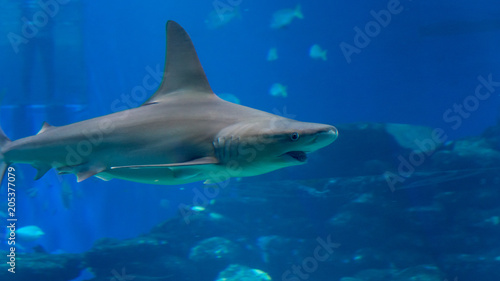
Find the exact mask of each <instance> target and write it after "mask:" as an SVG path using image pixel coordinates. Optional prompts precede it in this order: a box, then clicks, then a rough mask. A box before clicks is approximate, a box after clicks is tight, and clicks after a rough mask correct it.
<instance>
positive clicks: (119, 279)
mask: <svg viewBox="0 0 500 281" xmlns="http://www.w3.org/2000/svg"><path fill="white" fill-rule="evenodd" d="M111 273H112V274H113V276H114V277H111V278H110V279H109V281H130V280H134V279H135V276H133V275H128V274H127V273H126V272H125V267H123V268H122V272H121V274H120V273H119V272H118V271H116V269H113V270H111Z"/></svg>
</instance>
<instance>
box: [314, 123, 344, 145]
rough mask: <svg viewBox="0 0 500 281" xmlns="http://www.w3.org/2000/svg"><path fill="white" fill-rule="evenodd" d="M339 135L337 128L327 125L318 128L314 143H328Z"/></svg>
mask: <svg viewBox="0 0 500 281" xmlns="http://www.w3.org/2000/svg"><path fill="white" fill-rule="evenodd" d="M338 136H339V132H338V130H337V128H335V127H334V126H327V127H326V128H324V129H322V130H319V131H318V132H317V133H316V138H315V141H314V142H315V143H316V144H324V145H329V144H330V143H332V142H334V141H335V140H336V139H337V137H338Z"/></svg>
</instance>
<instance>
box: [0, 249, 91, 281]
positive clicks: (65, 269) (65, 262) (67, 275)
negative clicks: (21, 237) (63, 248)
mask: <svg viewBox="0 0 500 281" xmlns="http://www.w3.org/2000/svg"><path fill="white" fill-rule="evenodd" d="M0 255H1V256H2V257H5V256H7V255H8V253H7V252H0ZM82 257H83V256H82V255H81V254H59V255H54V254H45V253H29V254H17V255H16V264H15V274H13V273H11V272H9V271H8V269H9V268H10V266H9V264H7V263H5V262H2V263H0V280H37V281H67V280H72V279H75V278H77V277H78V276H79V275H80V272H81V271H82V270H83V268H84V266H83V262H82V261H83V260H82Z"/></svg>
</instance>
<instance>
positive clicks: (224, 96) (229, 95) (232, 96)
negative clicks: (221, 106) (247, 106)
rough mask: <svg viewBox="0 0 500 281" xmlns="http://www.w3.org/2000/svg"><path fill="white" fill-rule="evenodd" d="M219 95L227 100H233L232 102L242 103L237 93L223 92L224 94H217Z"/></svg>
mask: <svg viewBox="0 0 500 281" xmlns="http://www.w3.org/2000/svg"><path fill="white" fill-rule="evenodd" d="M217 96H218V97H219V98H221V99H223V100H225V101H228V102H232V103H235V104H241V103H240V99H239V98H238V97H236V96H235V95H233V94H230V93H222V94H217Z"/></svg>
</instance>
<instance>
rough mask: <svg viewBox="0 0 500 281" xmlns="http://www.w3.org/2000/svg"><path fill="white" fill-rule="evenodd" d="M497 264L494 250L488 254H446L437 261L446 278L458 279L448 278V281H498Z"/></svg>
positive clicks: (499, 260) (496, 255) (497, 258)
mask: <svg viewBox="0 0 500 281" xmlns="http://www.w3.org/2000/svg"><path fill="white" fill-rule="evenodd" d="M496 247H497V248H498V246H496ZM499 263H500V256H499V255H498V252H497V251H495V248H492V249H491V251H490V253H488V252H483V253H478V254H453V255H451V254H447V255H444V256H442V257H441V260H440V261H439V264H440V267H441V268H442V269H443V271H445V272H446V273H447V275H448V276H450V277H455V276H457V277H458V278H457V279H453V278H448V280H449V281H460V280H481V281H498V280H500V271H499V270H498V264H499Z"/></svg>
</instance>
